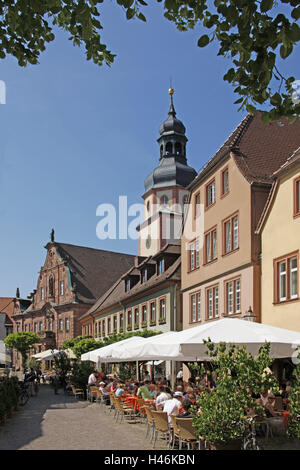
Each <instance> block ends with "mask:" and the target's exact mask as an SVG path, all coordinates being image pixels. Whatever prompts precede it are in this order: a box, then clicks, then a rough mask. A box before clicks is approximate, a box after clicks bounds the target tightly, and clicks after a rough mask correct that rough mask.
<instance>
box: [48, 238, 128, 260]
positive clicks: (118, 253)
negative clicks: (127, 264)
mask: <svg viewBox="0 0 300 470" xmlns="http://www.w3.org/2000/svg"><path fill="white" fill-rule="evenodd" d="M54 244H57V245H60V246H61V245H66V246H73V247H76V248H84V249H87V250H94V251H99V252H103V253H112V254H116V255H126V256H132V257H133V258H134V257H135V256H136V255H132V254H130V253H123V252H119V251H111V250H103V249H102V248H92V247H90V246H83V245H73V244H72V243H62V242H54Z"/></svg>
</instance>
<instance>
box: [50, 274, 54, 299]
mask: <svg viewBox="0 0 300 470" xmlns="http://www.w3.org/2000/svg"><path fill="white" fill-rule="evenodd" d="M53 295H54V281H53V276H51V277H50V278H49V296H50V297H53Z"/></svg>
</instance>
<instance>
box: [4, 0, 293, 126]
mask: <svg viewBox="0 0 300 470" xmlns="http://www.w3.org/2000/svg"><path fill="white" fill-rule="evenodd" d="M103 1H104V0H89V1H85V0H45V1H38V0H32V1H30V2H26V1H24V0H5V1H0V58H5V57H6V55H7V54H9V55H13V56H15V57H16V58H17V60H18V63H19V65H21V66H25V65H27V64H36V63H38V59H39V56H40V54H41V52H43V51H44V50H45V48H46V45H47V43H49V42H52V41H53V40H54V39H55V34H54V28H55V27H58V28H61V29H63V30H65V31H66V32H67V33H68V38H69V40H71V41H72V42H73V44H74V45H76V46H82V45H83V46H84V47H85V53H86V58H87V59H88V60H93V62H94V63H95V64H97V65H102V64H103V63H106V64H107V65H111V64H112V62H113V61H114V57H115V55H114V54H112V53H111V52H110V51H109V50H108V49H107V46H106V44H104V43H103V41H102V38H101V36H100V32H102V29H103V25H102V23H101V22H100V6H101V4H102V3H103ZM157 1H158V2H159V3H163V8H164V16H165V17H166V18H167V19H168V20H169V21H171V22H173V23H174V24H175V25H176V27H177V28H178V29H179V30H180V31H187V30H189V29H194V28H196V27H201V28H205V29H207V32H206V33H205V34H202V35H201V36H200V38H199V40H198V46H199V47H200V48H202V47H205V46H207V45H208V44H209V43H211V42H212V41H217V42H218V44H219V51H218V55H221V56H224V57H228V58H229V59H230V60H231V62H232V66H231V67H230V68H229V69H228V71H227V72H226V74H225V75H224V77H223V78H224V80H226V81H228V82H229V83H231V84H232V85H233V86H234V91H235V93H237V95H238V99H237V100H236V102H235V103H237V104H239V105H240V109H243V108H246V110H247V111H248V112H250V113H254V112H255V110H256V108H257V107H261V106H262V105H264V106H265V107H269V109H268V111H267V112H265V113H264V120H265V122H268V121H269V120H271V119H277V118H279V117H281V116H288V117H289V118H293V117H294V118H295V117H296V116H299V115H300V99H298V98H297V96H296V97H295V91H294V89H293V84H294V83H295V78H294V77H284V76H283V75H282V74H281V73H280V71H279V70H278V67H277V64H276V59H277V58H278V57H281V58H282V59H286V58H287V57H289V56H290V55H291V53H292V52H293V49H294V47H295V46H296V44H297V43H298V42H299V40H300V28H299V24H298V20H299V18H300V7H299V1H298V0H278V1H277V2H276V1H275V0H214V1H212V2H209V1H208V0H164V2H162V0H157ZM117 3H118V5H120V7H121V8H122V9H123V11H124V12H125V15H126V18H127V19H128V20H131V19H133V18H137V19H139V20H141V21H144V22H145V21H146V16H145V14H144V13H145V12H142V11H141V9H142V8H144V10H145V8H146V7H147V3H146V2H145V0H117ZM274 79H275V80H277V81H279V83H278V87H277V88H276V89H275V90H274V87H273V86H272V81H273V80H274ZM292 97H294V98H295V99H292Z"/></svg>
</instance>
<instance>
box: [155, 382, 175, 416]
mask: <svg viewBox="0 0 300 470" xmlns="http://www.w3.org/2000/svg"><path fill="white" fill-rule="evenodd" d="M170 398H172V397H171V395H170V394H169V393H167V392H166V387H165V386H164V385H160V386H159V387H158V395H157V397H156V399H155V408H156V410H157V411H161V410H162V409H163V407H164V404H165V402H166V401H167V400H170Z"/></svg>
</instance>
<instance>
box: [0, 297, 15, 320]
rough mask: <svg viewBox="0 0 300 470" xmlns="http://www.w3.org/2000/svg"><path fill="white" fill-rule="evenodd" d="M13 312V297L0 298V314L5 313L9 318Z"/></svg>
mask: <svg viewBox="0 0 300 470" xmlns="http://www.w3.org/2000/svg"><path fill="white" fill-rule="evenodd" d="M13 311H14V298H13V297H0V312H3V313H6V315H8V316H9V317H11V315H12V314H13Z"/></svg>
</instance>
